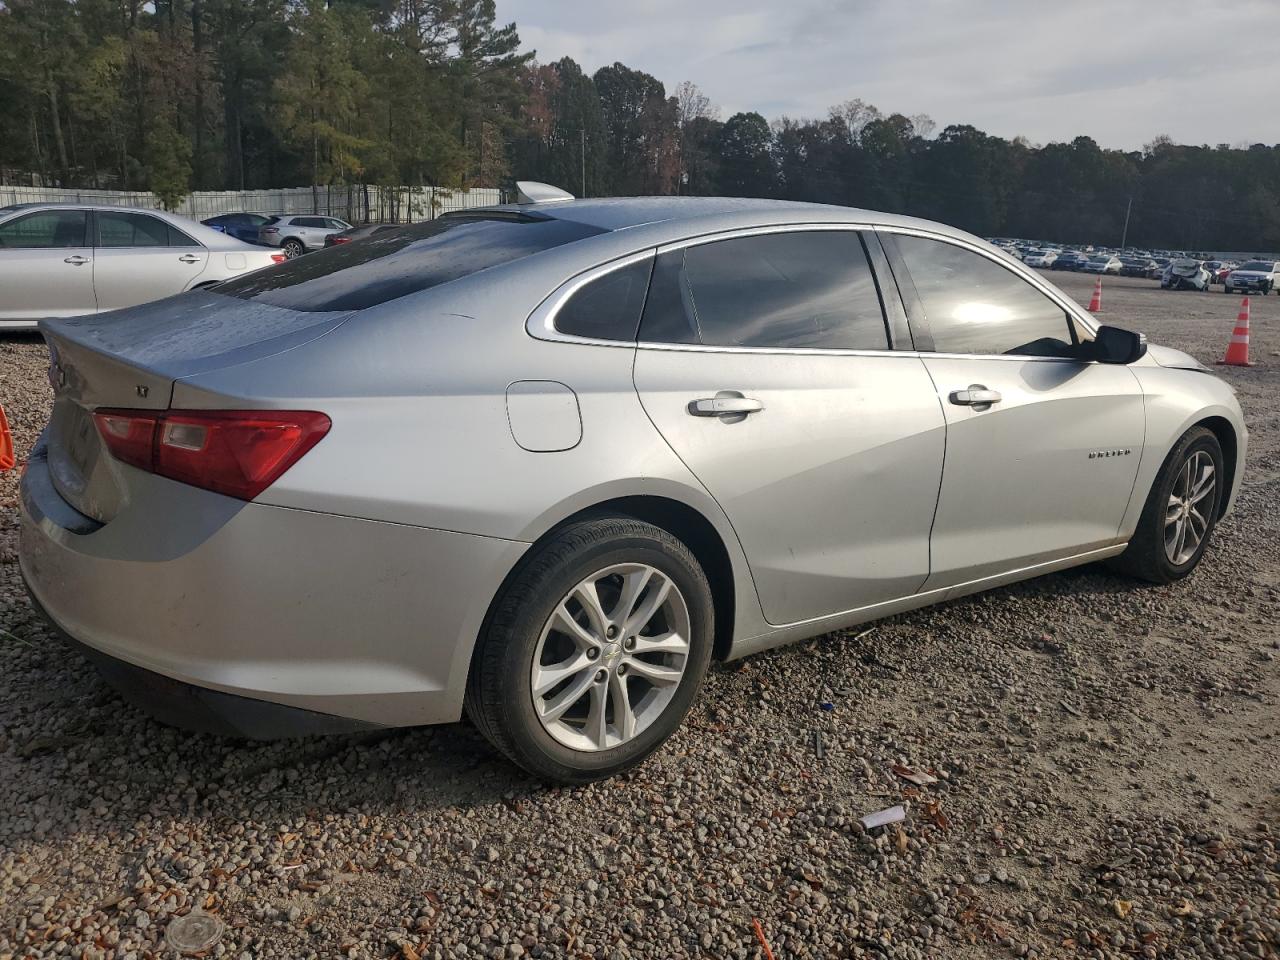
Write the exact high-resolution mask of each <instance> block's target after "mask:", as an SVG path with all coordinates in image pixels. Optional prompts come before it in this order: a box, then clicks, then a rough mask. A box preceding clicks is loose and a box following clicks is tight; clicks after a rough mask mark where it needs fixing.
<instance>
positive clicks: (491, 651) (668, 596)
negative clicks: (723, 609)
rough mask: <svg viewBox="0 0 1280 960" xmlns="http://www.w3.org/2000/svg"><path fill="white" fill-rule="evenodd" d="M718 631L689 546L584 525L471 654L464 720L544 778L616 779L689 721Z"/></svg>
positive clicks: (526, 574)
mask: <svg viewBox="0 0 1280 960" xmlns="http://www.w3.org/2000/svg"><path fill="white" fill-rule="evenodd" d="M713 630H714V610H713V604H712V598H711V588H710V586H709V584H708V583H707V578H706V575H705V574H704V573H703V571H702V568H701V567H700V566H699V565H698V562H697V560H696V559H695V558H694V556H693V554H692V553H691V552H690V551H689V548H688V547H686V546H685V545H684V544H683V543H682V542H681V541H679V540H677V539H676V538H675V537H674V536H672V535H671V534H670V533H668V532H667V531H665V530H662V529H661V528H659V527H655V526H652V525H651V524H647V523H642V522H641V521H638V520H634V519H630V518H626V517H606V518H601V519H596V520H588V521H583V522H581V523H576V524H573V525H571V526H569V527H566V528H565V529H564V530H563V531H561V532H560V533H558V534H557V535H556V536H555V537H554V538H553V539H551V540H550V541H549V542H547V543H546V544H544V545H543V546H541V547H539V548H537V552H536V553H535V554H534V555H533V556H532V557H530V558H529V560H528V561H527V562H526V563H525V565H524V567H523V569H521V570H520V571H519V572H518V573H517V574H516V575H515V577H514V578H513V580H512V581H511V582H510V583H509V584H508V585H507V587H506V588H505V589H504V591H503V593H502V595H501V596H500V597H499V598H498V600H497V602H496V604H495V607H494V609H493V610H492V612H491V613H490V616H489V619H488V621H487V624H486V627H485V629H484V632H483V634H482V636H481V638H480V641H479V643H478V645H477V648H476V653H475V656H474V657H473V658H472V663H471V674H470V677H469V678H468V683H467V696H466V708H467V714H468V715H469V716H470V717H471V719H472V721H473V722H474V723H475V725H476V726H477V727H478V728H479V730H480V732H481V733H482V734H484V736H485V737H486V738H487V739H488V740H489V741H490V742H491V743H492V744H493V745H494V746H495V747H497V748H498V749H499V750H500V751H502V752H503V753H504V754H506V755H507V756H508V757H509V758H510V759H512V760H513V761H515V762H516V763H517V764H519V765H520V766H521V767H523V768H524V769H526V770H528V771H529V772H530V773H532V774H534V775H535V776H538V777H541V778H542V779H545V780H550V781H556V782H559V783H586V782H589V781H592V780H599V779H603V778H605V777H610V776H613V775H615V774H617V773H620V772H622V771H624V770H627V769H629V768H631V767H634V766H636V765H637V764H639V763H640V762H642V761H643V760H644V759H645V758H646V757H648V756H649V755H650V754H652V753H653V752H654V751H656V750H657V749H658V748H659V747H660V746H661V745H662V743H663V742H664V741H665V740H666V739H667V738H668V737H669V736H670V735H671V734H672V733H673V732H674V731H675V729H676V728H677V727H678V726H679V725H680V722H681V720H682V719H683V718H684V715H685V714H686V713H687V712H688V710H689V706H690V704H691V703H692V702H693V698H694V696H695V695H696V694H697V691H698V688H699V687H700V686H701V684H702V678H703V676H704V675H705V673H706V670H707V664H708V662H709V661H710V658H711V647H712V634H713Z"/></svg>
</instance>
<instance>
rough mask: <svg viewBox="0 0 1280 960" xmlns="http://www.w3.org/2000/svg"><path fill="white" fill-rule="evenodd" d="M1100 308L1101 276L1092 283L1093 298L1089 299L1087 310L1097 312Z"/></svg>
mask: <svg viewBox="0 0 1280 960" xmlns="http://www.w3.org/2000/svg"><path fill="white" fill-rule="evenodd" d="M1101 309H1102V278H1101V277H1099V278H1098V282H1097V283H1095V284H1094V285H1093V299H1092V300H1090V301H1089V312H1090V313H1097V312H1098V311H1099V310H1101Z"/></svg>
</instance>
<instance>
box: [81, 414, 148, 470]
mask: <svg viewBox="0 0 1280 960" xmlns="http://www.w3.org/2000/svg"><path fill="white" fill-rule="evenodd" d="M93 419H94V420H95V421H96V422H97V424H98V433H100V434H102V439H103V440H104V441H106V444H107V449H108V450H110V451H111V455H112V456H113V457H115V458H116V459H117V460H120V461H121V462H123V463H128V464H131V465H132V466H135V467H137V468H138V469H139V470H146V471H148V472H151V471H153V470H154V469H155V449H154V448H155V437H156V416H155V414H149V413H137V412H135V411H130V410H99V411H98V412H97V413H95V414H94V415H93Z"/></svg>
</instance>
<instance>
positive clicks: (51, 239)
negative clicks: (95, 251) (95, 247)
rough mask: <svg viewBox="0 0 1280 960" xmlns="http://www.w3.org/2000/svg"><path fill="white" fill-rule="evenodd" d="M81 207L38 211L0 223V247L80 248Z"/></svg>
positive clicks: (82, 241)
mask: <svg viewBox="0 0 1280 960" xmlns="http://www.w3.org/2000/svg"><path fill="white" fill-rule="evenodd" d="M87 219H88V217H87V215H86V214H85V212H84V211H83V210H42V211H40V212H39V213H29V214H27V215H26V216H25V217H18V218H17V219H16V220H10V221H9V222H8V223H4V224H0V247H27V248H31V247H84V246H88V244H87V243H85V224H86V222H87Z"/></svg>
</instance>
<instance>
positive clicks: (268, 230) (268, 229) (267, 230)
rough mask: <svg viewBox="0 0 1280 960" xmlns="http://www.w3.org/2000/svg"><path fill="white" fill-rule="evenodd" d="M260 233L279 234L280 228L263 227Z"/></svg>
mask: <svg viewBox="0 0 1280 960" xmlns="http://www.w3.org/2000/svg"><path fill="white" fill-rule="evenodd" d="M262 232H263V233H279V232H280V228H279V227H263V228H262Z"/></svg>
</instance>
